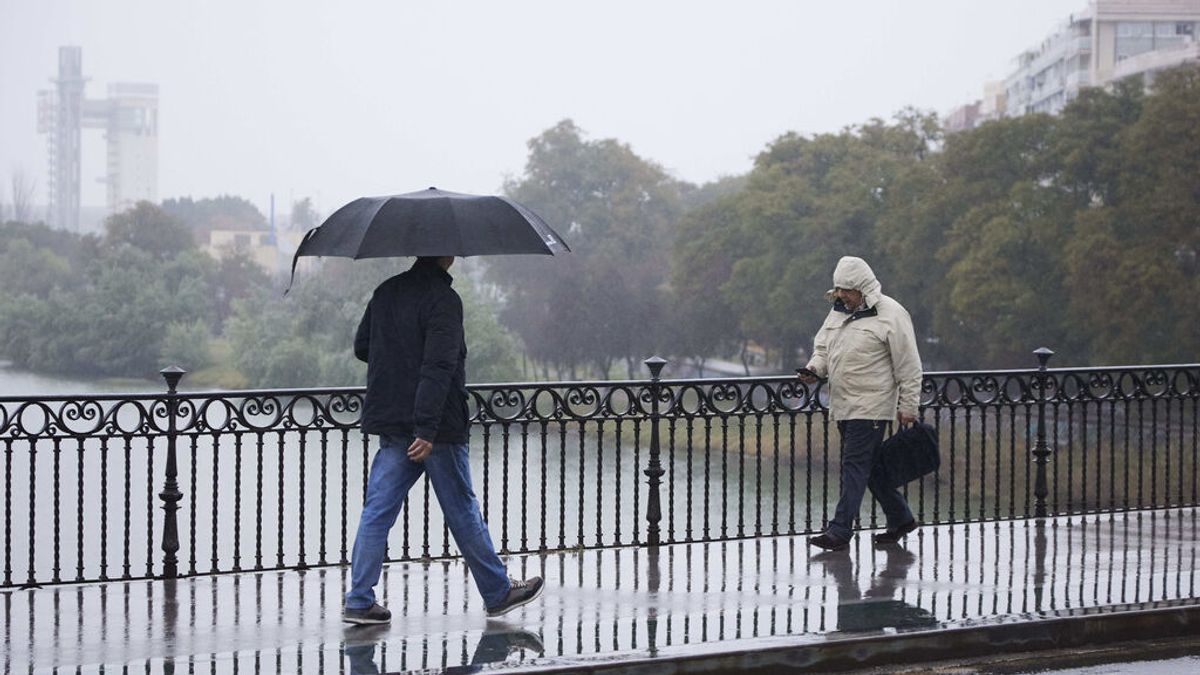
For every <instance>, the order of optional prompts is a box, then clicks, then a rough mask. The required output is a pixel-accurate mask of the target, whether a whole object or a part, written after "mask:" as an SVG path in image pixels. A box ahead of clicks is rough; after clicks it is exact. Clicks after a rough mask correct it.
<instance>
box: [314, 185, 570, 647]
mask: <svg viewBox="0 0 1200 675" xmlns="http://www.w3.org/2000/svg"><path fill="white" fill-rule="evenodd" d="M569 250H570V249H568V248H567V247H566V245H565V243H563V242H562V240H561V238H559V237H558V235H557V233H555V232H554V231H553V230H551V229H550V227H549V226H548V225H546V223H545V222H544V221H542V220H541V219H540V218H538V217H537V216H536V215H535V214H533V213H532V212H530V211H529V210H528V209H525V208H524V207H522V206H520V205H519V204H516V203H515V202H511V201H509V200H507V199H504V198H502V197H481V196H475V195H463V194H457V193H452V192H444V191H441V190H436V189H434V188H430V189H429V190H423V191H421V192H415V193H409V194H406V195H397V196H393V197H379V198H370V199H359V200H355V201H354V202H351V203H350V204H348V205H346V206H344V207H342V208H341V209H339V210H338V211H337V212H335V213H334V214H333V215H332V216H330V217H329V219H328V220H327V221H326V222H325V223H323V224H322V225H321V226H320V227H318V228H315V229H313V230H312V231H310V232H309V233H308V234H307V235H306V236H305V239H304V241H303V242H301V245H300V248H299V250H298V251H297V252H296V257H297V258H299V257H300V256H303V255H341V256H347V257H354V258H363V257H386V256H391V255H416V256H418V258H417V261H416V263H414V264H413V266H412V268H411V269H409V270H408V271H407V272H404V273H403V274H400V275H397V276H395V277H392V278H391V279H388V280H387V281H385V282H383V283H382V284H380V285H379V287H378V288H377V289H375V292H374V294H373V295H372V297H371V300H370V302H369V303H368V305H367V308H366V311H365V312H364V314H363V318H362V321H361V323H360V324H359V326H358V332H357V334H356V335H355V338H354V354H355V356H357V357H358V358H359V359H361V360H362V361H365V362H366V363H367V394H366V400H365V401H364V403H363V414H362V429H363V433H367V434H378V435H379V437H380V443H379V446H380V447H379V452H378V453H377V454H376V455H375V459H374V461H373V462H372V464H371V471H370V475H369V477H368V479H367V494H366V499H365V502H364V504H363V511H362V517H361V519H360V520H359V525H358V534H357V535H356V536H355V540H354V550H353V553H352V555H351V561H350V564H351V568H350V590H349V591H348V592H347V593H346V597H345V608H344V613H343V618H344V620H345V621H347V622H349V623H354V624H378V623H386V622H388V621H389V620H390V619H391V612H389V611H388V610H387V609H386V608H385V607H383V606H382V605H380V604H379V603H378V602H376V599H375V591H374V587H375V584H376V583H378V581H379V576H380V573H381V571H382V568H383V561H384V555H385V552H386V549H387V536H388V531H389V530H391V527H392V525H393V524H394V523H395V522H396V517H397V515H398V514H399V512H400V509H401V507H402V506H403V504H404V499H405V497H406V496H407V495H408V491H409V489H410V488H412V486H413V484H414V483H416V481H417V479H418V478H420V476H421V474H422V473H425V474H427V475H428V476H429V482H430V484H431V485H432V486H433V491H434V493H435V494H436V495H437V498H438V502H439V503H440V504H441V507H442V512H443V514H444V515H445V519H446V525H447V527H448V528H449V530H450V533H451V535H452V536H453V537H454V541H455V543H456V544H457V545H458V549H459V551H460V552H461V553H462V555H463V558H464V559H465V560H466V563H467V567H468V568H469V569H470V571H471V575H472V576H473V577H474V578H475V584H476V587H477V588H478V589H479V593H480V595H482V596H483V601H484V605H485V607H486V608H487V614H488V616H493V617H494V616H500V615H502V614H505V613H507V612H509V611H511V610H513V609H515V608H516V607H520V606H521V605H524V604H527V603H529V602H531V601H533V600H534V599H535V598H537V597H538V595H540V594H541V592H542V588H543V585H544V582H543V581H542V579H541V578H540V577H532V578H530V579H525V580H516V579H512V578H510V577H509V576H508V574H507V572H506V571H505V568H504V563H503V562H501V560H500V558H499V556H497V555H496V550H495V548H494V547H493V545H492V539H491V535H490V534H489V533H488V529H487V524H486V523H485V522H484V521H483V515H482V514H481V513H480V509H479V500H478V499H477V498H476V497H475V492H474V490H473V489H472V487H471V473H470V464H469V462H468V460H467V450H468V441H469V427H468V409H467V388H466V371H465V359H466V355H467V347H466V342H465V339H464V335H463V309H462V299H461V298H460V297H459V295H458V293H457V292H455V290H454V289H453V288H452V287H451V283H452V282H453V278H452V277H451V276H450V274H449V272H448V270H449V268H450V266H451V265H452V264H453V262H454V257H455V256H456V255H481V254H488V253H551V254H553V253H556V252H560V251H569ZM293 269H294V265H293Z"/></svg>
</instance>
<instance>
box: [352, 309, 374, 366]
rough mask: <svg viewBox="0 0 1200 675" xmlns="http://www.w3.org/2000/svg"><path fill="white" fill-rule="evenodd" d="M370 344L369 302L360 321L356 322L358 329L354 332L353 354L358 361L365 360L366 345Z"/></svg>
mask: <svg viewBox="0 0 1200 675" xmlns="http://www.w3.org/2000/svg"><path fill="white" fill-rule="evenodd" d="M370 345H371V303H369V302H368V303H367V309H366V311H365V312H363V316H362V321H359V322H358V331H356V332H355V333H354V355H355V356H356V357H358V360H359V361H363V362H366V361H367V357H368V347H370Z"/></svg>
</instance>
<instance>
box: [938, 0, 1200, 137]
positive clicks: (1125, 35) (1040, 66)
mask: <svg viewBox="0 0 1200 675" xmlns="http://www.w3.org/2000/svg"><path fill="white" fill-rule="evenodd" d="M1198 33H1200V0H1093V1H1092V2H1091V3H1089V5H1088V6H1087V7H1086V8H1085V9H1084V10H1083V11H1082V12H1080V13H1078V14H1074V15H1071V16H1069V17H1067V19H1066V20H1065V21H1063V22H1062V23H1061V24H1060V25H1059V26H1058V28H1056V29H1055V30H1054V32H1052V33H1051V34H1050V35H1048V36H1046V38H1045V39H1043V40H1042V41H1041V42H1040V43H1038V44H1037V45H1035V46H1033V47H1031V48H1029V49H1026V50H1025V51H1023V52H1021V53H1020V54H1019V55H1017V57H1016V64H1015V65H1016V68H1015V69H1014V70H1013V72H1012V73H1010V74H1009V75H1008V77H1006V78H1004V80H1003V81H1002V82H997V83H988V84H987V85H985V88H984V89H985V90H984V96H983V98H982V99H980V100H979V101H974V102H972V103H968V104H967V105H965V106H960V107H959V108H956V109H955V110H953V111H951V112H950V114H948V115H947V117H946V128H947V130H948V131H960V130H963V129H970V128H972V127H974V126H976V125H978V124H979V123H982V122H984V121H986V120H988V119H996V118H998V117H1014V116H1017V115H1025V114H1028V113H1037V112H1045V113H1057V112H1058V111H1060V110H1062V108H1063V106H1065V105H1066V104H1067V103H1068V102H1070V101H1071V100H1072V99H1074V98H1075V97H1076V96H1078V95H1079V91H1080V90H1081V89H1083V88H1084V87H1089V86H1105V85H1107V84H1110V83H1112V82H1115V81H1118V80H1121V79H1124V78H1127V77H1131V76H1135V75H1140V76H1142V77H1143V78H1144V81H1145V82H1146V84H1147V85H1152V84H1153V81H1154V76H1155V75H1156V74H1157V73H1158V72H1159V71H1161V70H1163V69H1165V68H1171V67H1174V66H1178V65H1181V64H1183V63H1188V62H1200V42H1197V34H1198Z"/></svg>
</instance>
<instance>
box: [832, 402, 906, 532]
mask: <svg viewBox="0 0 1200 675" xmlns="http://www.w3.org/2000/svg"><path fill="white" fill-rule="evenodd" d="M886 430H887V422H884V421H883V420H842V421H840V422H838V431H840V432H841V434H842V495H841V497H840V498H839V499H838V503H837V508H836V509H835V510H834V513H833V520H831V521H829V528H828V530H829V532H830V533H831V534H833V536H835V537H838V538H839V539H849V538H850V537H851V536H852V535H853V534H854V519H855V518H856V517H857V516H858V509H859V507H861V506H862V500H863V493H864V492H866V490H867V488H870V490H871V494H873V495H875V501H877V502H879V506H880V507H882V508H883V513H884V515H886V516H887V526H888V529H894V528H897V527H900V526H901V525H906V524H907V523H908V522H909V521H911V520H912V519H913V515H912V511H911V510H909V508H908V502H906V501H905V500H904V495H902V494H900V491H899V490H897V489H896V488H894V487H888V485H887V481H886V480H885V478H884V474H883V465H881V464H880V463H879V461H878V460H879V448H880V446H882V445H883V434H884V432H885V431H886Z"/></svg>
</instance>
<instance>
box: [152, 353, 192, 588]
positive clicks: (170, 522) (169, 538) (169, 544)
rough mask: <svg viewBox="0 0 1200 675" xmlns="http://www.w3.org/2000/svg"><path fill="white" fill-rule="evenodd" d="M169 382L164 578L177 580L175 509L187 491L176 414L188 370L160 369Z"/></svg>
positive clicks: (164, 491)
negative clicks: (178, 456) (182, 488)
mask: <svg viewBox="0 0 1200 675" xmlns="http://www.w3.org/2000/svg"><path fill="white" fill-rule="evenodd" d="M158 372H159V374H160V375H162V376H163V379H164V380H166V381H167V400H166V404H167V476H166V482H164V483H163V491H162V492H160V493H158V498H159V499H161V500H162V501H163V507H162V508H163V512H164V513H165V514H166V516H164V518H163V539H162V551H163V571H162V578H164V579H174V578H175V577H177V576H179V570H178V563H179V561H178V559H177V558H176V556H175V554H176V553H177V552H178V551H179V525H178V523H177V522H176V517H175V512H176V511H178V510H179V500H181V499H183V493H182V492H180V491H179V481H178V473H179V472H178V468H177V466H176V462H175V438H176V436H177V435H178V431H177V430H176V428H175V416H176V414H177V413H178V411H179V395H178V394H177V392H176V389H177V387H178V386H179V380H181V379H183V376H184V374H185V373H187V371H186V370H184V369H183V368H180V367H179V366H170V367H167V368H163V369H162V370H160V371H158Z"/></svg>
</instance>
